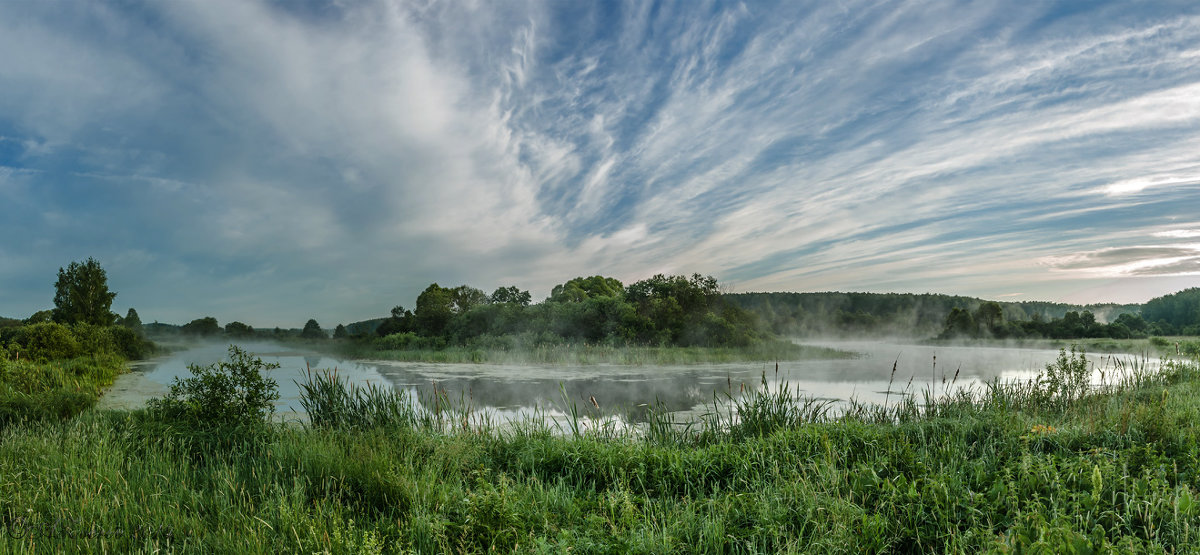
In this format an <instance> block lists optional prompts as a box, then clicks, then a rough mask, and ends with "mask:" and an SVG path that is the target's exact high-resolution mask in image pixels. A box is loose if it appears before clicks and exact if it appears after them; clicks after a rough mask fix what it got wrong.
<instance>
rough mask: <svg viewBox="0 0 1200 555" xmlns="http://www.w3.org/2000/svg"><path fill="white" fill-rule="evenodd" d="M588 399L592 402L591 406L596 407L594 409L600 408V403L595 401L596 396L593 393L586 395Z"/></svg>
mask: <svg viewBox="0 0 1200 555" xmlns="http://www.w3.org/2000/svg"><path fill="white" fill-rule="evenodd" d="M588 399H589V400H590V401H591V402H592V406H593V407H596V410H600V403H597V402H596V396H595V395H590V396H588Z"/></svg>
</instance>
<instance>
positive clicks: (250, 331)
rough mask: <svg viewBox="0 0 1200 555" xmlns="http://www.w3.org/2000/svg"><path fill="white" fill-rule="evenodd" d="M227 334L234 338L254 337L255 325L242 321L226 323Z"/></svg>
mask: <svg viewBox="0 0 1200 555" xmlns="http://www.w3.org/2000/svg"><path fill="white" fill-rule="evenodd" d="M225 335H226V336H228V337H233V338H246V337H254V327H253V326H250V325H249V324H245V323H242V322H237V321H233V322H229V323H227V324H225Z"/></svg>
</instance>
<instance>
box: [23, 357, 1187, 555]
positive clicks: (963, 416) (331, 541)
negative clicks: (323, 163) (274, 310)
mask: <svg viewBox="0 0 1200 555" xmlns="http://www.w3.org/2000/svg"><path fill="white" fill-rule="evenodd" d="M1074 360H1075V357H1074V355H1068V356H1067V363H1066V365H1065V366H1061V367H1058V368H1055V370H1054V372H1047V374H1046V376H1049V375H1051V374H1053V375H1056V376H1060V377H1062V376H1069V375H1070V374H1069V372H1067V373H1064V372H1062V371H1063V370H1072V369H1073V368H1074V367H1073V366H1071V365H1072V364H1074ZM1056 364H1057V362H1056ZM1124 375H1125V377H1124V378H1121V379H1120V380H1117V379H1114V380H1113V382H1112V383H1109V384H1102V386H1101V387H1088V388H1086V389H1082V388H1081V390H1080V391H1079V392H1078V393H1077V394H1076V393H1069V391H1070V388H1069V387H1068V388H1063V387H1060V386H1062V385H1064V384H1066V383H1067V382H1063V383H1050V378H1047V377H1044V379H1042V380H1033V381H1031V382H1023V383H1000V382H994V383H992V384H988V385H985V386H982V387H979V388H976V389H974V390H967V389H954V388H946V389H942V388H939V389H940V390H941V391H944V392H945V393H942V394H941V395H936V396H935V395H933V394H932V391H929V392H926V394H924V395H914V394H912V392H911V391H909V389H910V388H909V387H905V388H904V390H903V391H902V392H900V393H898V394H897V395H896V396H893V397H892V398H891V399H890V400H889V403H888V404H887V405H886V406H883V407H881V406H867V405H857V408H855V406H851V407H849V408H845V409H843V410H842V411H841V412H838V413H834V412H833V411H831V410H825V409H824V406H825V405H824V403H823V402H822V401H820V400H813V399H805V398H804V397H803V396H802V395H800V394H799V393H797V392H796V391H795V389H794V388H790V387H788V386H786V385H784V386H782V387H775V386H772V387H770V388H766V387H764V388H760V389H759V390H757V391H754V392H751V393H749V394H747V395H735V394H734V392H733V388H732V386H731V387H730V390H729V391H728V392H727V393H726V395H725V396H723V397H718V398H714V403H713V406H714V410H713V411H712V412H711V414H710V416H709V418H710V419H711V421H710V423H708V424H706V423H704V422H703V421H701V422H700V423H687V422H677V421H674V420H673V419H672V417H670V416H669V413H666V412H665V411H655V410H651V414H652V415H657V416H651V417H649V418H648V420H649V421H650V424H648V425H647V427H648V428H649V429H650V431H647V430H640V431H637V432H634V431H629V432H627V433H622V432H614V431H612V430H605V431H601V432H594V433H589V432H588V431H586V430H584V429H583V426H582V425H580V427H579V430H578V433H577V434H570V433H568V434H559V433H555V431H554V429H553V428H552V427H548V426H545V425H544V424H543V425H540V426H538V425H529V426H524V425H518V426H514V427H495V428H478V427H474V426H469V427H467V429H466V430H465V431H464V429H463V427H462V426H461V421H460V420H459V419H460V418H461V417H462V416H463V415H464V414H470V412H471V411H470V403H469V400H463V399H459V400H452V399H446V398H445V395H444V393H443V394H442V401H441V402H442V403H444V404H443V405H442V407H443V408H437V407H438V406H439V405H438V401H435V400H433V399H424V400H421V403H420V404H419V405H418V404H415V403H413V402H412V401H413V399H410V398H409V397H408V396H407V394H405V393H401V392H395V391H390V390H378V389H372V388H371V387H367V388H365V389H364V388H357V389H356V388H355V387H353V386H351V385H349V384H346V383H345V382H344V381H343V380H340V379H338V378H337V376H336V375H332V374H316V375H314V376H313V377H312V378H310V380H309V382H310V385H311V387H312V388H313V389H311V390H307V394H308V395H311V397H309V402H310V403H311V404H310V405H306V408H310V410H312V413H313V414H315V415H316V416H314V417H312V421H311V423H310V424H309V425H307V426H303V427H296V426H280V427H278V428H277V430H276V432H275V433H273V434H267V435H259V436H252V437H249V436H248V437H247V438H245V439H244V440H239V441H242V442H243V443H236V444H233V445H231V446H229V447H228V448H226V449H222V450H213V451H206V452H201V453H193V452H192V451H191V450H190V448H189V446H188V445H186V444H185V443H183V441H184V440H183V439H180V438H177V437H174V436H170V435H162V434H159V433H157V430H158V429H159V428H157V427H155V426H153V425H152V424H153V423H152V422H151V421H150V420H151V419H152V415H149V414H147V413H142V412H135V413H100V412H88V413H85V414H84V415H82V416H80V417H78V418H75V419H73V420H71V421H69V422H67V423H65V424H60V423H47V422H36V423H26V424H19V425H14V426H11V427H9V428H8V429H6V430H3V431H0V476H3V477H4V479H3V480H0V543H3V546H4V549H0V551H13V552H31V551H40V552H80V551H88V552H106V551H107V552H126V551H164V552H195V553H207V552H238V553H242V552H244V553H268V552H270V553H275V552H306V553H314V552H316V553H324V552H328V553H364V552H365V553H401V552H421V553H436V552H492V551H499V552H522V553H524V552H544V553H560V552H565V551H568V550H570V551H572V552H604V553H612V552H621V553H624V552H638V553H694V552H706V553H708V552H712V553H728V552H814V553H830V552H833V553H929V552H933V553H938V552H953V553H968V552H969V553H975V552H1031V553H1039V552H1041V553H1066V552H1076V553H1084V552H1144V551H1151V552H1194V551H1196V550H1197V549H1200V539H1198V538H1197V536H1196V530H1197V526H1200V491H1198V489H1197V488H1198V486H1200V430H1198V428H1197V426H1196V424H1195V423H1196V422H1198V421H1200V367H1198V366H1197V364H1196V362H1194V361H1193V362H1180V361H1172V362H1168V363H1166V364H1164V365H1162V366H1161V367H1160V368H1159V369H1158V370H1157V371H1154V372H1150V371H1148V370H1147V371H1145V372H1139V371H1137V370H1136V369H1130V370H1129V371H1127V372H1125V373H1124ZM763 379H764V381H767V380H766V376H765V375H764V378H763ZM772 383H773V382H772ZM433 395H434V396H435V397H434V398H435V399H436V393H435V394H433ZM896 398H899V399H900V400H899V401H896ZM568 402H570V401H569V400H567V399H564V403H568ZM571 404H573V405H575V410H574V411H573V412H571V410H570V406H565V407H563V409H565V410H566V411H567V412H569V413H570V414H573V415H574V417H575V418H576V419H577V421H579V422H583V421H584V420H585V419H586V418H587V417H588V415H589V414H590V412H589V411H590V409H589V408H588V407H592V408H595V407H594V406H593V405H591V403H590V401H586V400H585V402H584V403H579V404H575V403H573V402H571ZM421 407H424V408H421ZM443 409H444V410H443ZM717 409H719V410H717ZM713 414H716V415H718V416H713ZM689 424H690V426H691V427H690V428H689ZM656 427H657V429H658V431H653V430H654V429H655V428H656Z"/></svg>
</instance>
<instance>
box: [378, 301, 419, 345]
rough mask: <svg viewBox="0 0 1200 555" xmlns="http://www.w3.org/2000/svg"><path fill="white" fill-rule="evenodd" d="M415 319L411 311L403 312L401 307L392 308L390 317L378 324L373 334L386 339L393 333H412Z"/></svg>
mask: <svg viewBox="0 0 1200 555" xmlns="http://www.w3.org/2000/svg"><path fill="white" fill-rule="evenodd" d="M415 325H416V324H415V319H414V318H413V313H412V311H411V310H405V309H404V307H403V306H399V305H397V306H393V307H392V315H391V317H389V318H387V319H385V320H384V321H383V322H380V324H379V327H377V328H375V333H377V334H378V335H379V337H387V336H389V335H391V334H393V333H405V332H410V331H413V327H414V326H415Z"/></svg>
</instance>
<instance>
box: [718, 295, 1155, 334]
mask: <svg viewBox="0 0 1200 555" xmlns="http://www.w3.org/2000/svg"><path fill="white" fill-rule="evenodd" d="M722 298H723V299H724V300H725V301H726V302H727V303H729V304H732V305H735V306H737V307H739V308H742V309H745V310H748V311H750V312H752V313H753V314H755V315H756V316H757V317H758V318H759V319H760V320H761V321H762V322H763V323H764V325H765V326H766V329H768V330H770V331H772V332H774V333H777V334H790V335H801V336H847V335H848V336H854V337H862V336H863V335H874V336H888V337H896V336H901V337H922V338H924V337H932V336H936V335H938V334H940V333H942V332H943V331H944V330H945V329H946V318H947V316H948V315H949V314H950V311H951V310H953V309H954V308H955V307H959V308H960V309H961V310H964V311H966V312H967V313H969V314H971V318H972V319H973V320H978V319H979V316H980V313H979V309H980V307H982V306H983V305H985V304H989V303H995V304H996V305H997V306H999V308H1000V316H999V317H998V318H996V317H995V313H994V311H992V310H991V308H990V307H989V308H985V309H984V310H985V311H988V313H987V314H986V315H985V316H986V317H985V318H984V321H985V322H984V324H985V326H984V329H986V324H987V321H988V320H989V319H994V321H995V326H996V328H997V329H1001V328H1002V327H1004V325H1003V323H1002V322H1001V320H1002V321H1003V322H1020V321H1047V320H1051V319H1054V318H1062V317H1063V316H1064V315H1065V314H1066V313H1067V312H1071V311H1075V312H1082V311H1090V312H1092V313H1093V314H1098V315H1099V314H1102V315H1104V316H1105V318H1106V319H1107V320H1109V321H1112V320H1114V319H1116V318H1118V317H1119V316H1120V315H1121V314H1137V313H1138V311H1139V310H1141V305H1137V304H1123V305H1119V304H1097V305H1086V306H1078V305H1068V304H1063V303H1049V302H1040V301H1020V302H995V301H985V300H983V299H977V298H973V297H961V296H951V295H938V294H930V293H926V294H911V293H843V292H824V293H729V294H725V295H723V296H722ZM976 333H978V334H980V335H981V336H982V335H985V334H986V332H984V331H982V330H979V331H977V332H976ZM968 335H970V334H968Z"/></svg>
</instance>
